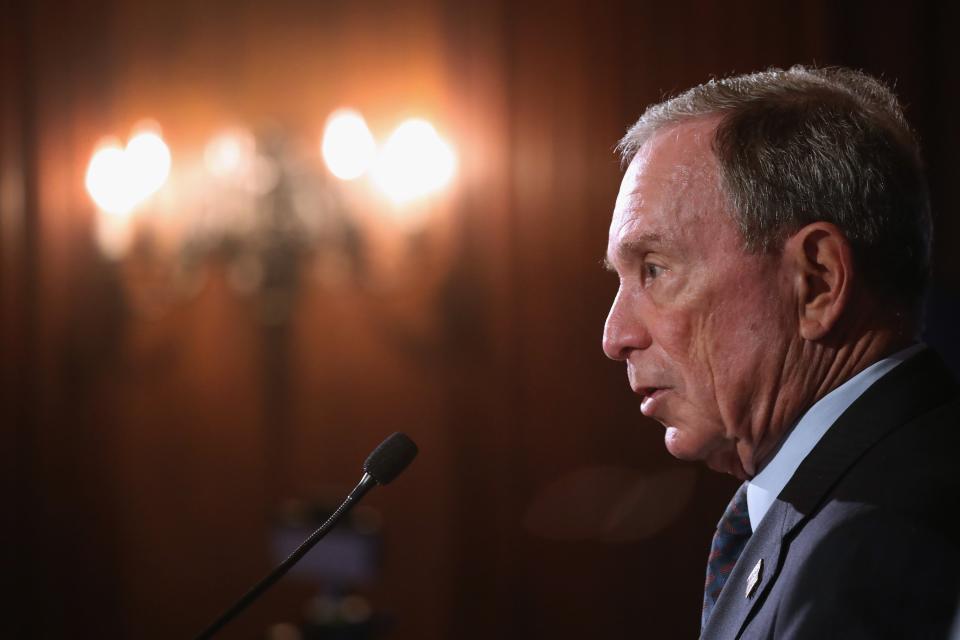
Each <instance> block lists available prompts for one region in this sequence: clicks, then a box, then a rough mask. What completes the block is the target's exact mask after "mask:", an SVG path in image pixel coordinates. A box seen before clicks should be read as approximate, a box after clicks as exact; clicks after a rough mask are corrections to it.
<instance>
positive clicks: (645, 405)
mask: <svg viewBox="0 0 960 640" xmlns="http://www.w3.org/2000/svg"><path fill="white" fill-rule="evenodd" d="M667 391H669V389H667V388H665V387H644V388H642V389H640V391H639V393H640V395H641V396H642V399H641V401H640V412H641V413H642V414H643V415H645V416H647V417H652V416H653V415H654V414H655V413H656V411H657V404H658V401H659V400H660V398H661V397H662V396H663V394H665V393H666V392H667Z"/></svg>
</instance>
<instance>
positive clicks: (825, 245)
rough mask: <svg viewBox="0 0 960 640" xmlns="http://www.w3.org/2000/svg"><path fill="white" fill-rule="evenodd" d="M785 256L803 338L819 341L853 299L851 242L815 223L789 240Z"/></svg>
mask: <svg viewBox="0 0 960 640" xmlns="http://www.w3.org/2000/svg"><path fill="white" fill-rule="evenodd" d="M783 257H784V261H785V264H786V265H787V266H788V268H789V269H790V280H791V284H792V285H793V290H794V295H795V301H796V305H797V314H798V320H799V331H800V336H801V337H802V338H804V339H805V340H819V339H821V338H823V337H824V336H826V335H827V334H828V333H830V331H831V330H832V329H833V328H834V327H835V326H836V324H837V321H838V319H839V318H840V316H841V314H842V313H843V312H844V310H845V309H846V307H847V304H848V302H849V299H850V294H851V284H852V278H853V251H852V250H851V248H850V243H849V241H847V238H846V236H844V235H843V232H841V231H840V229H838V228H837V227H836V226H835V225H833V224H830V223H829V222H814V223H812V224H808V225H807V226H805V227H803V228H802V229H800V230H799V231H797V232H796V233H795V234H793V235H792V236H791V237H790V238H789V239H787V242H786V244H785V245H784V251H783Z"/></svg>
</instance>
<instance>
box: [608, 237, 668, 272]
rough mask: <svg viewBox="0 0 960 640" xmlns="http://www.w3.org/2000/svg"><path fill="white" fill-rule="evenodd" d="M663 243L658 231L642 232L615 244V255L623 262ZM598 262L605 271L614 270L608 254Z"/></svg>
mask: <svg viewBox="0 0 960 640" xmlns="http://www.w3.org/2000/svg"><path fill="white" fill-rule="evenodd" d="M662 243H663V235H662V234H659V233H642V234H640V235H639V236H637V237H635V238H631V239H630V240H625V241H623V242H621V243H620V244H619V245H618V246H617V256H618V257H619V258H620V260H621V261H623V262H628V261H629V260H630V259H631V258H636V257H639V256H642V255H643V254H645V253H646V252H647V251H649V250H650V249H652V248H656V247H658V246H659V245H661V244H662ZM600 264H601V265H603V268H604V269H606V270H607V271H613V272H616V268H615V267H614V266H613V262H611V260H610V256H609V255H605V256H603V258H601V259H600Z"/></svg>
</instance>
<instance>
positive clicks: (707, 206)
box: [603, 67, 960, 639]
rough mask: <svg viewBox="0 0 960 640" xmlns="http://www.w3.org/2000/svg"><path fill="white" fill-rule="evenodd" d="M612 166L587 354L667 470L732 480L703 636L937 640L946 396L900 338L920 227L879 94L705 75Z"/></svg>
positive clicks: (911, 171)
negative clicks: (615, 283)
mask: <svg viewBox="0 0 960 640" xmlns="http://www.w3.org/2000/svg"><path fill="white" fill-rule="evenodd" d="M620 149H621V152H622V154H623V159H624V161H625V162H626V163H628V164H627V169H626V173H625V175H624V178H623V183H622V185H621V187H620V193H619V195H618V196H617V201H616V206H615V209H614V212H613V219H612V222H611V225H610V236H609V244H608V248H607V262H608V263H609V266H610V268H611V269H613V270H614V271H616V273H617V274H618V276H619V279H620V288H619V291H618V293H617V296H616V299H615V300H614V302H613V306H612V307H611V309H610V314H609V317H608V318H607V323H606V326H605V329H604V336H603V346H604V351H605V352H606V354H607V355H608V356H609V357H610V358H613V359H615V360H621V361H624V362H626V365H627V376H628V378H629V381H630V385H631V387H632V388H633V390H634V392H635V393H637V394H638V395H640V396H641V397H642V401H641V405H640V408H641V411H642V412H643V414H644V415H646V416H648V417H651V418H654V419H656V420H658V421H659V422H661V423H662V424H663V425H664V426H665V427H666V435H665V442H666V446H667V449H668V450H669V451H670V453H672V454H673V455H674V456H676V457H678V458H682V459H685V460H704V461H706V463H707V465H709V466H710V467H711V468H713V469H716V470H719V471H723V472H726V473H730V474H733V475H734V476H736V477H738V478H740V479H743V480H745V481H746V482H745V483H744V486H743V487H741V490H740V491H738V492H737V495H736V496H734V499H733V500H732V501H731V505H730V507H728V509H727V512H726V513H725V514H724V517H723V519H722V520H721V522H720V524H719V525H718V530H717V533H716V535H715V536H714V540H713V545H712V550H711V556H710V558H709V563H708V570H707V585H706V589H705V595H704V608H703V619H702V625H703V631H702V637H704V638H711V639H713V638H778V639H781V638H804V639H806V638H883V637H889V638H914V637H922V638H927V637H931V638H942V637H946V635H947V634H948V632H949V629H950V624H951V621H952V618H953V614H954V610H955V607H956V604H957V595H958V587H960V526H958V518H957V515H956V514H957V512H958V510H960V462H958V460H957V458H958V457H960V395H958V390H957V387H956V384H955V383H954V381H953V380H952V378H951V377H950V375H949V373H948V372H947V370H946V368H945V367H944V365H943V364H942V363H941V361H940V360H939V358H938V357H937V356H936V355H935V354H934V353H933V352H931V351H930V350H929V349H926V348H925V347H924V346H922V345H920V344H918V342H917V335H918V333H919V329H920V324H921V317H920V307H921V302H922V292H923V290H924V286H925V282H926V278H927V273H928V270H929V246H930V215H929V205H928V196H927V191H926V186H925V181H924V178H923V175H922V170H921V163H920V156H919V151H918V148H917V144H916V141H915V139H914V136H913V134H912V132H911V130H910V128H909V126H908V125H907V123H906V120H905V119H904V116H903V114H902V111H901V109H900V107H899V105H898V104H897V101H896V99H895V97H894V96H893V95H892V94H891V93H890V92H889V90H888V89H887V88H886V87H884V86H883V85H882V84H881V83H879V82H877V81H876V80H874V79H873V78H871V77H869V76H867V75H865V74H862V73H859V72H855V71H851V70H846V69H830V70H827V69H808V68H802V67H794V68H792V69H790V70H787V71H782V70H771V71H768V72H763V73H756V74H751V75H746V76H739V77H734V78H728V79H725V80H720V81H712V82H709V83H707V84H704V85H701V86H698V87H695V88H693V89H691V90H689V91H687V92H686V93H684V94H682V95H680V96H677V97H675V98H672V99H670V100H668V101H666V102H664V103H662V104H659V105H656V106H653V107H651V108H649V109H648V110H647V111H646V113H645V114H644V115H643V116H642V117H641V118H640V120H639V121H638V122H637V124H636V125H635V126H634V127H633V128H632V129H630V131H629V132H628V133H627V135H626V137H624V139H623V140H622V141H621V145H620Z"/></svg>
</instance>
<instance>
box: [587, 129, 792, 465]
mask: <svg viewBox="0 0 960 640" xmlns="http://www.w3.org/2000/svg"><path fill="white" fill-rule="evenodd" d="M714 125H715V123H714V122H710V121H704V122H696V123H691V124H685V125H682V126H680V127H675V128H671V129H668V130H665V131H661V132H659V133H658V134H657V135H655V136H654V137H653V138H652V139H650V140H649V141H648V142H647V143H646V144H645V145H644V146H643V148H642V149H641V150H640V152H639V153H638V154H637V155H636V157H635V158H634V159H633V161H632V162H631V163H630V166H629V167H628V169H627V172H626V174H625V176H624V178H623V183H622V184H621V187H620V193H619V195H618V196H617V202H616V208H615V210H614V212H613V220H612V222H611V224H610V237H609V244H608V247H607V261H608V263H609V264H610V265H611V267H612V268H613V269H614V270H615V271H616V273H617V275H618V276H619V278H620V289H619V291H618V292H617V297H616V299H615V300H614V302H613V306H612V307H611V309H610V314H609V316H608V318H607V322H606V326H605V328H604V336H603V347H604V351H605V352H606V354H607V355H608V356H609V357H610V358H613V359H615V360H623V361H625V362H626V363H627V375H628V377H629V380H630V385H631V387H632V388H633V390H634V392H636V393H637V394H639V395H640V396H642V398H643V399H642V402H641V410H642V412H643V414H644V415H646V416H649V417H652V418H655V419H656V420H658V421H659V422H661V423H662V424H663V425H664V426H665V427H666V435H665V442H666V446H667V449H668V450H669V451H670V453H672V454H673V455H674V456H676V457H678V458H683V459H699V460H706V461H707V463H708V464H709V465H710V466H711V467H713V468H715V469H717V470H721V471H726V472H728V473H732V474H734V475H737V476H739V477H745V476H747V475H752V474H754V473H755V472H756V469H755V468H754V460H753V457H752V451H753V446H754V444H755V443H756V442H757V441H758V440H760V439H762V438H763V434H764V429H765V426H764V425H765V424H766V423H768V422H769V421H770V420H771V419H774V418H775V417H776V416H775V415H774V414H775V413H776V411H777V407H776V405H777V390H778V387H777V384H776V380H777V379H778V377H779V376H781V375H782V373H783V367H784V363H785V361H786V360H788V351H790V348H789V347H790V335H791V327H790V322H789V319H790V317H791V314H790V309H789V304H788V303H786V301H787V297H786V296H785V295H784V292H785V291H786V289H785V288H784V287H785V286H786V285H787V283H785V282H784V278H783V277H782V276H781V275H780V273H781V270H780V262H781V260H780V258H779V257H777V256H769V255H754V254H749V253H747V252H746V251H745V250H744V249H743V242H742V239H741V236H740V234H739V232H738V230H737V227H736V226H735V223H734V221H733V218H732V215H731V213H730V210H729V207H730V205H729V204H728V203H727V201H726V199H725V198H724V196H723V195H722V193H721V191H720V183H719V175H718V168H717V165H716V161H715V159H714V156H713V153H712V151H711V149H710V143H711V139H712V132H713V128H714ZM744 448H746V449H748V450H749V451H748V453H747V454H744V450H743V449H744Z"/></svg>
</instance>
